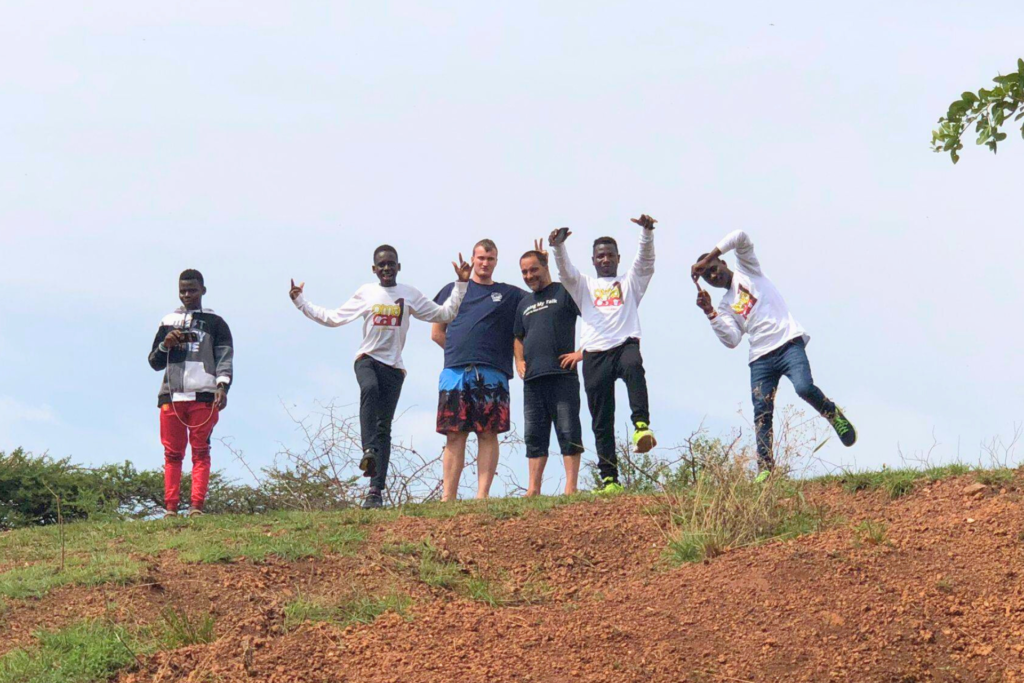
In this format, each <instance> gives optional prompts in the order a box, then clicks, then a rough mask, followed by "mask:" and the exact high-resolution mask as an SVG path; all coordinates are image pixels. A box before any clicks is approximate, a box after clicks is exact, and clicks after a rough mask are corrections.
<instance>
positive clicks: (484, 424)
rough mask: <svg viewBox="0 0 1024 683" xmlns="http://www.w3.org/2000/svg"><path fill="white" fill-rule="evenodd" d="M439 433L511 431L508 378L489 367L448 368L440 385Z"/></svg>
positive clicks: (438, 400)
mask: <svg viewBox="0 0 1024 683" xmlns="http://www.w3.org/2000/svg"><path fill="white" fill-rule="evenodd" d="M438 389H439V392H438V399H437V431H438V433H439V434H449V433H451V432H493V433H495V434H501V433H504V432H507V431H508V430H509V429H510V428H511V424H510V419H509V394H508V376H507V375H505V373H504V372H502V371H501V370H497V369H495V368H492V367H490V366H487V365H465V366H463V367H459V368H445V369H444V370H443V371H442V372H441V379H440V381H439V383H438Z"/></svg>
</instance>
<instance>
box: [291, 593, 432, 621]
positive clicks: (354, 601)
mask: <svg viewBox="0 0 1024 683" xmlns="http://www.w3.org/2000/svg"><path fill="white" fill-rule="evenodd" d="M411 604H412V598H410V597H409V596H408V595H402V594H399V593H389V594H387V595H383V596H373V595H365V594H364V595H357V596H355V597H353V598H350V599H348V600H345V601H343V602H340V603H334V604H331V603H329V602H325V601H324V600H322V599H318V600H307V599H305V598H301V597H300V598H299V599H297V600H295V601H294V602H292V603H290V604H289V605H287V606H286V607H285V608H284V617H285V628H294V627H296V626H298V625H299V624H302V623H304V622H307V621H329V622H332V623H336V624H339V625H341V626H350V625H352V624H370V623H373V621H374V620H375V619H376V618H377V617H379V616H380V615H382V614H384V613H385V612H394V613H395V614H399V615H403V616H404V615H405V613H406V611H407V610H408V609H409V606H410V605H411Z"/></svg>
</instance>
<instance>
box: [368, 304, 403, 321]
mask: <svg viewBox="0 0 1024 683" xmlns="http://www.w3.org/2000/svg"><path fill="white" fill-rule="evenodd" d="M370 315H371V316H372V322H373V326H374V327H401V326H402V318H404V317H405V299H397V300H396V301H395V303H393V304H374V305H373V306H372V307H371V309H370Z"/></svg>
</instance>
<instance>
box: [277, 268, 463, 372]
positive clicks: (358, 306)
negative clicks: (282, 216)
mask: <svg viewBox="0 0 1024 683" xmlns="http://www.w3.org/2000/svg"><path fill="white" fill-rule="evenodd" d="M465 294H466V283H465V282H457V283H455V287H454V288H452V293H451V295H450V296H449V297H448V300H447V301H445V302H444V305H443V306H439V305H438V304H435V303H434V302H433V301H432V300H430V299H428V298H427V297H425V296H423V294H422V293H421V292H420V291H419V290H418V289H416V288H415V287H410V286H409V285H402V284H396V285H395V286H394V287H382V286H381V285H380V284H379V283H376V282H374V283H372V284H368V285H363V286H362V287H360V288H359V289H358V290H356V293H355V294H353V295H352V298H351V299H349V300H348V301H346V302H345V303H344V304H343V305H342V306H341V307H340V308H335V309H327V308H324V307H323V306H317V305H316V304H314V303H310V302H309V301H306V299H305V298H304V297H303V296H302V295H301V294H300V295H299V296H298V297H297V298H296V299H295V307H296V308H298V309H299V310H300V311H302V313H303V314H304V315H305V316H306V317H307V318H309V319H310V320H313V321H316V322H318V323H320V324H321V325H324V326H326V327H340V326H342V325H347V324H348V323H350V322H354V321H355V320H358V319H359V318H362V319H363V343H362V344H361V345H360V346H359V350H358V351H356V358H358V357H359V356H370V357H371V358H375V359H376V360H379V361H380V362H381V363H384V364H385V365H390V366H391V367H394V368H398V369H399V370H404V369H405V366H404V365H402V349H403V348H405V337H406V335H407V334H408V332H409V316H410V315H411V316H412V317H414V318H416V319H417V320H422V321H424V322H428V323H450V322H451V321H452V320H454V319H455V316H456V315H458V313H459V305H460V304H461V303H462V297H463V296H465Z"/></svg>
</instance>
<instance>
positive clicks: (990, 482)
mask: <svg viewBox="0 0 1024 683" xmlns="http://www.w3.org/2000/svg"><path fill="white" fill-rule="evenodd" d="M1013 475H1014V471H1013V470H1011V469H1006V468H1004V467H1003V468H998V469H993V470H978V472H977V473H976V474H975V479H977V480H978V482H979V483H981V484H984V485H985V486H992V487H994V488H1002V487H1004V486H1008V485H1010V484H1012V483H1013Z"/></svg>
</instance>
